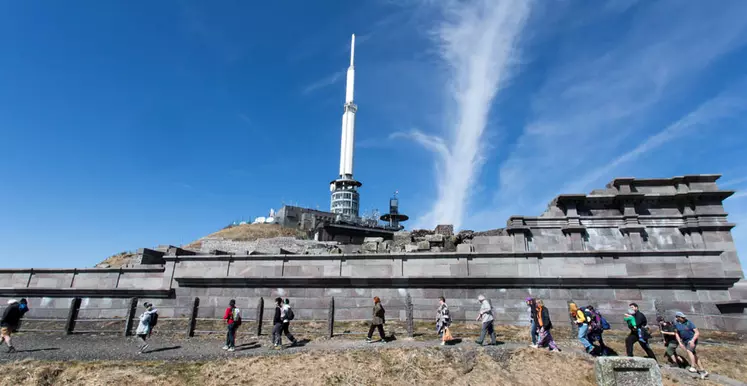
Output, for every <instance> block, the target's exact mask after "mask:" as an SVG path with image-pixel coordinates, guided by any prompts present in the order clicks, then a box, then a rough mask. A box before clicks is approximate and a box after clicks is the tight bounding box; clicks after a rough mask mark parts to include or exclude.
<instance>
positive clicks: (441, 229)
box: [436, 224, 454, 237]
mask: <svg viewBox="0 0 747 386" xmlns="http://www.w3.org/2000/svg"><path fill="white" fill-rule="evenodd" d="M436 234H439V235H444V236H447V237H448V236H454V226H453V225H451V224H441V225H437V226H436Z"/></svg>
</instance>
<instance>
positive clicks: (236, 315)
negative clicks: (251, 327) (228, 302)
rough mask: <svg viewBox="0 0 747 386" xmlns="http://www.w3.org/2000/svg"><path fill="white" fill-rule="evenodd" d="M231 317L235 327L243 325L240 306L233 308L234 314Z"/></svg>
mask: <svg viewBox="0 0 747 386" xmlns="http://www.w3.org/2000/svg"><path fill="white" fill-rule="evenodd" d="M231 317H232V318H233V325H234V327H238V326H240V325H241V310H240V309H239V307H235V308H234V309H233V315H232V316H231Z"/></svg>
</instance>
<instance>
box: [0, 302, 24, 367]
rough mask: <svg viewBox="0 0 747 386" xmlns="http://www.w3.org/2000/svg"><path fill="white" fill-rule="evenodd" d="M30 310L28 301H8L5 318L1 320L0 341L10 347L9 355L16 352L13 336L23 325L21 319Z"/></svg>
mask: <svg viewBox="0 0 747 386" xmlns="http://www.w3.org/2000/svg"><path fill="white" fill-rule="evenodd" d="M28 310H29V307H28V303H27V302H26V299H21V302H20V303H19V302H18V301H17V300H15V299H11V300H8V307H6V308H5V311H3V317H2V319H0V340H2V341H4V342H5V344H6V345H8V351H7V352H8V354H10V353H13V352H15V351H16V348H15V347H13V343H12V341H11V335H13V333H14V332H16V331H17V330H18V327H19V326H20V325H21V318H22V317H23V315H24V314H25V313H26V312H27V311H28Z"/></svg>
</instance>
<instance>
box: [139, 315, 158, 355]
mask: <svg viewBox="0 0 747 386" xmlns="http://www.w3.org/2000/svg"><path fill="white" fill-rule="evenodd" d="M143 307H145V311H143V313H142V314H140V322H139V323H138V325H137V329H136V330H135V335H137V337H138V338H139V339H140V340H141V344H140V346H138V353H139V354H142V353H144V352H145V350H147V349H148V342H147V339H148V337H149V336H150V334H151V332H153V327H155V326H156V324H157V323H158V310H157V309H155V308H153V303H148V302H145V303H143Z"/></svg>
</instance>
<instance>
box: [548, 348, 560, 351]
mask: <svg viewBox="0 0 747 386" xmlns="http://www.w3.org/2000/svg"><path fill="white" fill-rule="evenodd" d="M550 351H552V352H560V350H558V349H556V348H554V349H552V350H550Z"/></svg>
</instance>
